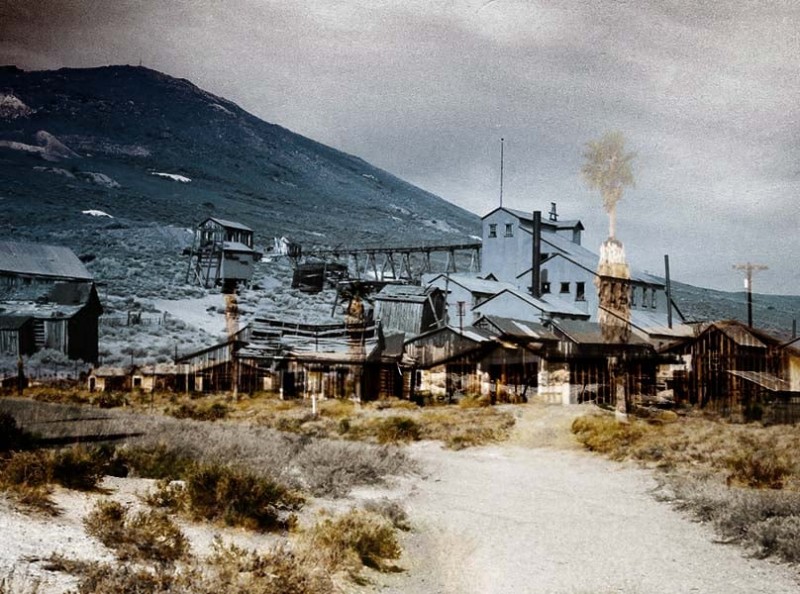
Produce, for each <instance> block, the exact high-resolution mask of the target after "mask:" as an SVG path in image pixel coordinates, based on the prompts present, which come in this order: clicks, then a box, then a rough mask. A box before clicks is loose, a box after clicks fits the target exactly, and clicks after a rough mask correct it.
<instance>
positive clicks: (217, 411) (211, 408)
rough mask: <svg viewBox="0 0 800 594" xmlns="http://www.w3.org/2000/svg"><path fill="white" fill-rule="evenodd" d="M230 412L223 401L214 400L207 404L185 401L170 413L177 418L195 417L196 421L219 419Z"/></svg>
mask: <svg viewBox="0 0 800 594" xmlns="http://www.w3.org/2000/svg"><path fill="white" fill-rule="evenodd" d="M229 413H230V409H229V408H228V407H227V406H225V404H223V403H222V402H212V403H211V404H206V405H198V404H193V403H190V402H184V403H183V404H181V405H180V406H178V407H177V408H173V409H170V410H169V414H170V415H172V416H173V417H175V418H176V419H194V420H195V421H217V420H219V419H224V418H226V417H227V416H228V414H229Z"/></svg>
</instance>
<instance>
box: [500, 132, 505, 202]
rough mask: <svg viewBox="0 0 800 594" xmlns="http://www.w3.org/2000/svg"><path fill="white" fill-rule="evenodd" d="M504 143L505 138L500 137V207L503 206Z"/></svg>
mask: <svg viewBox="0 0 800 594" xmlns="http://www.w3.org/2000/svg"><path fill="white" fill-rule="evenodd" d="M503 143H504V139H503V138H501V139H500V208H503V164H504V163H503V161H504V158H503V156H504V155H503Z"/></svg>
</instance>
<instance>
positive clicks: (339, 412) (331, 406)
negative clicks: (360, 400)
mask: <svg viewBox="0 0 800 594" xmlns="http://www.w3.org/2000/svg"><path fill="white" fill-rule="evenodd" d="M318 410H319V414H320V415H322V416H324V417H331V418H333V419H341V418H343V417H349V416H352V415H353V413H354V412H356V404H355V402H353V401H352V400H343V399H339V398H335V399H330V400H323V401H322V402H319V403H318Z"/></svg>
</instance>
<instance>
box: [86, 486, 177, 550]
mask: <svg viewBox="0 0 800 594" xmlns="http://www.w3.org/2000/svg"><path fill="white" fill-rule="evenodd" d="M84 526H85V527H86V532H87V534H89V535H90V536H93V537H95V538H96V539H97V540H99V541H100V542H101V543H103V544H104V545H105V546H107V547H108V548H110V549H113V550H114V552H115V553H116V555H117V557H118V558H119V559H120V560H121V561H129V560H133V561H155V562H157V563H159V564H161V565H170V564H172V563H175V561H178V560H179V559H181V558H183V557H185V556H186V555H187V553H188V551H189V545H188V541H187V540H186V537H185V536H184V535H183V533H182V532H181V531H180V529H179V528H178V527H177V526H176V525H175V524H174V523H173V522H172V520H170V518H169V517H168V516H167V515H166V514H165V513H164V512H160V511H154V510H148V511H142V512H139V513H137V514H135V515H133V516H129V515H128V510H127V509H126V508H125V507H124V506H123V505H121V504H120V503H118V502H116V501H101V502H99V503H98V504H97V505H96V506H95V508H94V509H93V510H92V511H91V512H90V513H89V515H88V516H86V518H85V519H84Z"/></svg>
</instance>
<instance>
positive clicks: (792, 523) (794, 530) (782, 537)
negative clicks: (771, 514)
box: [747, 516, 800, 563]
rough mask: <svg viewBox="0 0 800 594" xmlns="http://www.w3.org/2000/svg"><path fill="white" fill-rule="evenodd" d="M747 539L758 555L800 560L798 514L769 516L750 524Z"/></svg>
mask: <svg viewBox="0 0 800 594" xmlns="http://www.w3.org/2000/svg"><path fill="white" fill-rule="evenodd" d="M747 536H748V541H749V542H750V544H751V545H752V547H753V549H754V550H755V554H756V555H757V556H759V557H762V558H763V557H771V556H776V557H779V558H781V559H783V560H784V561H788V562H789V563H796V562H797V561H800V516H788V517H780V518H769V519H766V520H764V521H762V522H759V523H757V524H754V525H753V526H751V527H750V528H749V529H748V531H747Z"/></svg>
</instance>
